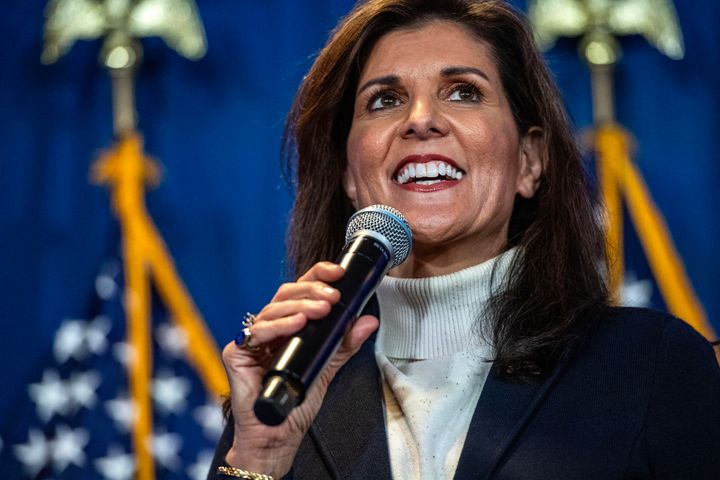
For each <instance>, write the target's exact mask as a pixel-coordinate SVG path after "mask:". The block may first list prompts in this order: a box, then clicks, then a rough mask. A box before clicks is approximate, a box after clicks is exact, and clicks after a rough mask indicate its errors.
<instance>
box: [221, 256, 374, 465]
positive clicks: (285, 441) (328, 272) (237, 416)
mask: <svg viewBox="0 0 720 480" xmlns="http://www.w3.org/2000/svg"><path fill="white" fill-rule="evenodd" d="M344 273H345V270H343V268H342V267H340V266H339V265H335V264H334V263H330V262H320V263H316V264H315V265H313V266H312V267H311V268H310V270H308V271H307V272H306V273H305V274H304V275H303V276H301V277H300V278H299V279H298V281H297V282H294V283H286V284H284V285H282V286H280V288H279V289H278V291H277V292H276V293H275V296H274V297H273V299H272V300H271V301H270V303H269V304H267V305H266V306H265V307H264V308H263V309H262V310H261V311H260V313H259V314H257V316H256V319H255V324H254V325H253V326H252V328H251V332H252V335H251V338H250V347H251V349H252V351H251V350H250V349H248V348H239V347H238V346H237V345H235V343H234V342H231V343H229V344H227V345H226V346H225V348H224V349H223V363H224V364H225V370H226V371H227V375H228V379H229V381H230V399H231V402H232V414H233V418H234V421H235V425H234V426H235V437H234V439H233V445H232V448H230V451H229V452H228V453H227V455H226V457H225V460H226V461H227V462H228V464H229V465H231V466H234V467H238V468H243V469H245V470H250V471H253V472H257V473H264V474H268V475H273V476H274V477H275V478H280V477H282V476H283V475H285V474H286V473H287V472H288V471H289V470H290V468H291V466H292V464H293V461H294V459H295V454H296V452H297V449H298V448H299V446H300V442H301V441H302V438H303V436H304V435H305V433H306V432H307V430H308V428H310V424H311V423H312V421H313V419H314V418H315V415H317V412H318V410H319V409H320V405H321V404H322V399H323V397H324V396H325V392H326V391H327V387H328V385H329V384H330V381H331V380H332V379H333V377H334V376H335V373H336V372H337V371H338V369H339V368H340V367H341V366H342V365H344V364H345V362H346V361H347V360H348V359H349V358H350V357H351V356H352V355H353V354H354V353H355V352H357V351H358V350H359V349H360V346H361V345H362V344H363V342H364V341H365V340H367V338H368V337H369V336H370V335H371V334H372V333H373V332H374V331H375V330H376V329H377V327H378V325H379V322H378V319H377V318H376V317H373V316H370V315H365V316H362V317H360V318H359V319H357V321H356V322H355V323H354V325H353V326H352V327H351V329H350V330H349V331H348V333H347V334H346V335H345V338H344V339H343V342H342V344H341V345H340V348H338V351H337V352H336V353H335V354H334V355H333V357H332V358H331V359H330V362H329V363H328V365H327V367H326V368H325V369H324V370H323V371H322V372H321V373H320V375H318V377H317V378H316V380H315V382H314V383H313V385H312V387H311V388H310V389H309V390H308V392H307V395H306V397H305V400H304V401H303V403H302V404H301V405H300V406H299V407H297V408H295V409H294V410H293V411H292V412H291V413H290V415H289V416H288V418H287V420H285V422H283V423H282V424H280V425H278V426H276V427H269V426H267V425H265V424H263V423H260V421H259V420H258V419H257V418H255V414H254V412H253V404H254V402H255V399H256V398H257V396H258V394H259V393H260V388H261V386H262V379H263V376H264V375H265V373H266V372H267V371H268V369H269V367H270V364H271V362H272V360H273V359H274V358H275V355H276V354H277V352H278V350H279V349H280V348H281V347H282V346H283V344H284V342H285V340H286V339H287V337H288V336H290V335H293V334H294V333H296V332H298V331H299V330H300V329H302V328H303V327H304V326H305V324H306V323H307V322H312V321H314V320H317V319H321V318H324V317H325V316H326V315H327V314H328V313H329V312H330V308H331V305H333V304H334V303H336V302H337V301H338V300H340V292H338V291H337V290H335V289H334V288H331V287H330V286H329V285H328V282H334V281H336V280H338V279H340V278H341V277H342V276H343V275H344Z"/></svg>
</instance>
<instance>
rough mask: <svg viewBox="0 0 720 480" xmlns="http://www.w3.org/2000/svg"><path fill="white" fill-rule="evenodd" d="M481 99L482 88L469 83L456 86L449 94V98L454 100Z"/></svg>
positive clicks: (470, 100) (472, 100) (476, 100)
mask: <svg viewBox="0 0 720 480" xmlns="http://www.w3.org/2000/svg"><path fill="white" fill-rule="evenodd" d="M481 99H482V94H481V93H480V90H478V88H477V87H475V86H474V85H470V84H467V83H464V84H462V85H458V86H456V87H454V88H453V89H452V91H451V92H450V95H449V96H448V100H450V101H452V102H479V101H480V100H481Z"/></svg>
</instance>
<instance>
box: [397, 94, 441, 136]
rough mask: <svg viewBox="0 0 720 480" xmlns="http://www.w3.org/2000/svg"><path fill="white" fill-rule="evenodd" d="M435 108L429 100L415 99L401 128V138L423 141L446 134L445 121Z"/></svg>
mask: <svg viewBox="0 0 720 480" xmlns="http://www.w3.org/2000/svg"><path fill="white" fill-rule="evenodd" d="M437 107H438V106H437V105H435V103H434V102H433V101H432V100H430V99H426V98H418V99H415V100H414V101H413V102H412V103H411V104H410V108H409V110H408V114H407V118H406V119H405V122H404V124H403V125H402V127H401V135H402V137H403V138H419V139H425V138H432V137H442V136H444V135H445V134H447V131H448V128H447V121H446V119H445V118H444V117H443V116H442V114H441V113H440V112H439V111H438V108H437Z"/></svg>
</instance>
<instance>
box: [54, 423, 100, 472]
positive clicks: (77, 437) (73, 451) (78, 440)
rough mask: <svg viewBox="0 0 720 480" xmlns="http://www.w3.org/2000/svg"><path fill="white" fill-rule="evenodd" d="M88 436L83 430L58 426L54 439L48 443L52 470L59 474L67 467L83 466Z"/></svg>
mask: <svg viewBox="0 0 720 480" xmlns="http://www.w3.org/2000/svg"><path fill="white" fill-rule="evenodd" d="M89 439H90V435H89V434H88V431H87V430H85V429H84V428H76V429H75V430H73V429H71V428H70V427H68V426H67V425H58V427H57V429H56V431H55V438H54V439H53V440H52V441H51V442H50V455H51V457H52V464H53V469H54V470H55V471H56V472H57V473H61V472H62V471H63V470H65V469H66V468H67V467H68V465H70V464H73V465H75V466H77V467H82V466H83V465H85V452H84V451H83V449H84V448H85V445H87V443H88V440H89Z"/></svg>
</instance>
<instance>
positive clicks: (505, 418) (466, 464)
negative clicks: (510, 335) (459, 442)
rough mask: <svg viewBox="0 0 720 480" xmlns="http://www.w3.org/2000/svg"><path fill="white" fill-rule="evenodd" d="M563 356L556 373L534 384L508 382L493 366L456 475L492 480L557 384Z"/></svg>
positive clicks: (460, 478) (461, 479)
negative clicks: (508, 452)
mask: <svg viewBox="0 0 720 480" xmlns="http://www.w3.org/2000/svg"><path fill="white" fill-rule="evenodd" d="M565 358H566V356H563V357H562V358H561V359H560V361H559V362H558V365H557V366H556V367H555V370H554V371H553V373H552V374H551V375H550V376H548V377H546V378H545V379H544V380H543V381H541V382H538V383H533V384H518V383H508V382H506V381H503V380H502V379H500V377H499V376H498V372H497V370H496V369H495V368H492V369H491V371H490V374H489V375H488V378H487V380H486V381H485V386H484V387H483V391H482V393H481V395H480V399H479V400H478V404H477V407H476V409H475V413H474V414H473V418H472V421H471V423H470V428H469V429H468V434H467V437H466V438H465V444H464V446H463V451H462V453H461V454H460V460H459V462H458V466H457V469H456V471H455V478H456V479H458V480H465V479H470V478H482V479H489V478H491V477H492V475H493V474H494V472H495V471H496V469H497V468H498V467H499V465H500V462H501V460H502V459H503V457H504V454H505V452H506V451H507V450H508V448H509V447H510V446H511V444H512V441H513V439H514V438H515V437H516V436H517V435H518V433H519V432H520V431H521V430H522V428H523V426H524V425H525V424H526V423H527V421H528V420H529V419H530V418H531V417H532V416H533V414H534V412H535V411H536V409H537V407H538V406H539V405H540V403H541V402H542V400H543V399H544V398H545V396H546V394H547V392H548V391H549V390H550V387H551V386H552V385H553V384H554V383H555V380H556V379H557V377H558V376H559V374H560V372H561V371H562V369H563V366H564V364H565Z"/></svg>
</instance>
